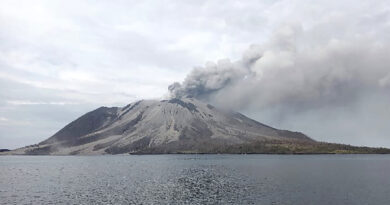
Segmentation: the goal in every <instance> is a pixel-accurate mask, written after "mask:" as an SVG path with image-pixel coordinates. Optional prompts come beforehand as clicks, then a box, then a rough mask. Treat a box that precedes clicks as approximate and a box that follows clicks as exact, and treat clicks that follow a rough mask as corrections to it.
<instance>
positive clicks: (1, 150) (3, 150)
mask: <svg viewBox="0 0 390 205" xmlns="http://www.w3.org/2000/svg"><path fill="white" fill-rule="evenodd" d="M8 151H11V150H9V149H0V152H8Z"/></svg>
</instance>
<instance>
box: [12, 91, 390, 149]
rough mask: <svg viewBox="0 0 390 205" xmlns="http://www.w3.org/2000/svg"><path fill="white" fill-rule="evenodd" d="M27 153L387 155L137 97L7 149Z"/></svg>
mask: <svg viewBox="0 0 390 205" xmlns="http://www.w3.org/2000/svg"><path fill="white" fill-rule="evenodd" d="M9 153H10V154H31V155H96V154H124V153H129V154H165V153H269V154H325V153H390V150H389V149H385V148H368V147H354V146H349V145H342V144H331V143H323V142H317V141H315V140H313V139H311V138H309V137H308V136H306V135H304V134H302V133H300V132H292V131H288V130H279V129H275V128H272V127H270V126H267V125H264V124H262V123H260V122H257V121H255V120H252V119H250V118H248V117H246V116H244V115H242V114H240V113H237V112H233V111H226V110H222V109H218V108H216V107H214V106H212V105H209V104H205V103H203V102H200V101H198V100H196V99H192V98H183V99H170V100H163V101H156V100H142V101H138V102H134V103H131V104H129V105H127V106H125V107H122V108H118V107H112V108H107V107H100V108H98V109H96V110H94V111H91V112H89V113H87V114H85V115H83V116H81V117H80V118H78V119H76V120H75V121H73V122H71V123H70V124H68V125H66V126H65V127H64V128H62V129H61V130H59V131H58V132H57V133H55V134H54V135H53V136H52V137H50V138H48V139H47V140H45V141H43V142H41V143H39V144H37V145H31V146H27V147H24V148H20V149H17V150H13V151H11V152H9Z"/></svg>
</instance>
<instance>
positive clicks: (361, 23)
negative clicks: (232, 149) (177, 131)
mask: <svg viewBox="0 0 390 205" xmlns="http://www.w3.org/2000/svg"><path fill="white" fill-rule="evenodd" d="M1 4H2V6H1V7H0V19H1V20H0V84H1V87H0V97H1V98H0V114H1V115H2V116H6V117H8V118H9V116H8V115H12V113H13V112H15V111H16V110H17V109H26V110H23V111H24V113H26V114H28V113H30V114H31V113H34V115H36V117H40V118H42V119H41V122H42V123H44V124H45V123H46V124H45V125H49V124H50V123H51V121H52V119H50V120H48V118H49V117H47V113H45V112H42V113H40V112H39V113H36V112H35V111H36V109H49V108H48V107H51V106H62V107H67V106H70V107H69V110H67V112H71V108H72V109H76V110H78V111H80V112H78V113H77V114H81V113H83V112H87V111H89V109H91V108H92V107H94V106H99V105H105V106H114V105H124V104H127V103H129V102H131V101H134V100H136V99H140V98H159V97H161V96H162V95H163V94H164V93H165V92H166V87H167V86H168V85H169V84H171V83H172V82H174V81H182V80H183V79H184V77H185V76H186V74H187V73H188V72H189V71H190V70H191V69H192V68H193V67H194V66H199V65H203V64H204V63H205V62H207V61H216V60H217V59H220V58H230V59H232V61H235V60H236V59H239V58H240V57H241V55H242V53H243V52H244V51H245V50H246V49H247V47H248V46H249V45H251V44H260V45H264V44H267V41H268V39H269V38H270V37H271V36H273V32H274V30H275V29H276V28H279V27H280V26H281V25H284V24H288V25H291V24H295V25H300V27H301V28H299V29H301V30H302V31H304V32H302V33H301V34H299V35H296V37H297V38H296V39H294V41H295V42H294V43H295V44H294V45H299V46H300V47H312V48H313V52H308V53H307V54H308V55H311V54H313V56H311V58H312V59H314V58H318V59H321V58H326V56H327V53H326V52H325V51H322V50H321V48H316V46H313V45H328V44H329V46H330V43H329V42H333V44H332V46H333V47H334V49H336V50H337V49H339V48H340V47H343V46H345V44H344V43H345V40H346V39H352V40H353V41H352V40H351V41H347V43H348V42H354V43H357V44H359V43H360V42H359V39H364V38H366V39H369V41H368V42H369V43H370V45H371V46H372V47H370V48H374V46H377V47H378V48H379V47H381V46H382V47H385V48H387V46H388V45H387V44H386V42H389V41H390V37H389V35H388V33H390V28H389V26H390V23H389V20H388V19H389V11H390V8H389V7H390V6H389V4H388V2H387V1H375V2H372V1H359V2H356V1H352V0H347V1H317V2H316V3H313V2H312V1H299V2H297V1H287V0H281V1H257V0H248V1H235V0H217V1H205V0H190V1H178V0H169V1H157V0H145V1H114V2H112V1H89V0H84V1H79V0H77V1H76V0H74V1H72V0H71V1H66V2H65V1H51V0H37V1H34V2H31V1H27V0H26V1H23V0H21V1H14V0H4V1H2V3H1ZM288 29H289V27H285V28H284V29H282V30H281V31H280V35H290V34H291V31H289V30H288ZM299 29H298V30H299ZM332 39H333V40H332ZM285 44H286V42H284V43H282V44H281V45H279V46H284V45H285ZM362 44H364V45H366V44H365V43H362ZM257 49H259V48H256V49H255V50H257ZM382 49H383V48H382ZM254 53H255V54H256V52H254ZM248 55H250V54H248ZM265 55H266V58H264V59H263V61H262V62H259V65H258V67H256V72H257V73H258V74H259V75H260V73H261V75H266V72H267V73H268V74H269V73H270V72H273V71H272V70H270V68H271V67H273V66H274V65H275V64H277V65H280V66H282V67H289V66H290V65H291V63H293V62H294V56H291V55H290V53H283V52H280V51H271V52H268V53H266V54H265ZM280 58H283V60H279V59H280ZM281 63H283V64H281ZM343 72H349V70H345V71H343ZM268 74H267V75H268ZM371 74H372V75H376V74H375V73H370V75H371ZM332 75H334V76H339V77H342V76H345V75H344V73H342V72H339V71H337V72H336V71H335V73H332ZM368 77H369V76H368ZM383 77H384V78H383V79H381V80H379V81H377V84H380V85H383V86H384V87H386V86H385V85H387V84H388V83H387V82H388V80H386V79H387V78H385V76H383ZM246 78H248V76H246ZM210 83H211V82H210ZM213 86H217V84H213ZM7 101H11V102H12V101H13V102H14V103H13V104H12V103H11V104H9V103H7ZM15 102H16V103H15ZM18 103H19V104H18ZM21 103H38V104H39V105H38V104H37V105H35V106H28V105H27V104H24V105H25V106H21V105H20V104H21ZM45 103H46V104H45ZM50 103H51V104H50ZM61 103H75V104H74V105H73V104H72V105H70V104H65V105H61ZM50 109H51V108H50ZM61 115H64V112H62V113H61ZM45 116H46V117H45ZM67 116H69V118H66V119H61V120H59V121H56V123H57V124H55V125H53V124H50V125H53V126H52V127H51V128H50V130H54V128H55V129H59V128H61V126H63V125H64V123H66V122H69V121H70V120H72V119H71V118H74V117H76V115H67ZM18 117H19V118H20V119H22V118H23V116H22V114H21V115H20V116H18ZM10 119H11V118H10ZM12 119H14V118H12ZM45 119H46V120H45ZM258 119H260V118H258ZM15 120H17V119H15ZM60 122H61V123H60ZM42 126H43V125H39V126H38V125H37V126H35V129H31V130H30V132H29V134H30V136H36V135H40V136H41V135H42V132H41V131H39V130H42ZM56 126H57V127H56ZM33 127H34V124H33ZM298 128H299V127H298ZM7 132H8V130H7V129H6V128H1V129H0V145H4V146H7V144H6V143H5V142H2V139H4V138H2V137H3V136H5V134H4V133H7ZM8 133H9V132H8ZM14 133H17V132H14ZM15 135H16V134H15ZM23 136H25V137H26V138H27V137H28V135H27V134H26V133H25V134H23ZM31 139H33V137H31ZM36 139H37V141H36V142H38V141H39V140H41V139H42V138H36ZM12 146H16V145H15V144H13V145H12Z"/></svg>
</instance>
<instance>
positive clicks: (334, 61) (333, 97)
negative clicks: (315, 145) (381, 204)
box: [169, 24, 390, 146]
mask: <svg viewBox="0 0 390 205" xmlns="http://www.w3.org/2000/svg"><path fill="white" fill-rule="evenodd" d="M357 27H358V26H357ZM316 29H317V30H321V28H312V29H307V30H306V29H303V28H302V26H301V25H300V24H286V25H283V26H281V27H280V28H278V29H276V31H275V32H274V34H273V35H272V36H271V38H270V39H269V40H268V41H266V42H265V43H264V44H260V45H253V46H251V47H250V48H249V49H248V50H247V51H246V52H244V54H243V57H242V58H241V59H240V60H237V61H233V62H231V61H230V60H228V59H225V60H222V61H219V62H218V63H216V64H214V63H208V64H207V65H206V66H204V67H199V68H194V69H193V70H192V71H191V72H190V73H189V74H188V75H187V76H186V78H185V79H184V81H183V82H182V83H174V84H172V85H171V86H169V91H170V95H171V96H173V97H182V96H192V97H195V98H198V99H202V100H206V101H208V102H210V103H212V104H215V105H218V106H223V107H226V108H230V109H234V110H241V111H244V112H246V113H247V114H248V115H250V116H253V117H255V118H257V119H262V120H261V121H262V122H268V123H270V124H272V125H274V126H276V127H283V128H288V129H298V130H306V131H307V132H308V134H309V135H312V136H316V137H317V139H319V140H321V139H322V140H329V139H330V140H331V141H332V140H333V141H338V142H343V143H355V144H365V143H366V144H367V143H368V144H373V145H375V146H390V139H389V138H388V133H389V132H390V128H387V127H385V126H383V124H384V122H388V121H389V120H390V117H389V115H388V114H389V108H390V101H389V100H390V98H389V93H390V86H389V83H388V82H389V79H390V77H389V76H390V58H389V57H388V54H389V53H390V41H389V39H388V38H387V37H384V32H386V31H388V27H385V28H378V29H377V30H376V33H375V34H372V33H364V32H361V33H359V35H356V33H355V34H353V35H352V34H351V35H344V36H338V37H333V38H328V39H316V38H318V37H317V36H316V35H317V34H318V33H317V31H315V30H316ZM354 29H358V28H354ZM313 39H314V40H313ZM372 139H375V140H378V139H379V140H378V141H376V142H374V141H375V140H372ZM373 142H374V143H373Z"/></svg>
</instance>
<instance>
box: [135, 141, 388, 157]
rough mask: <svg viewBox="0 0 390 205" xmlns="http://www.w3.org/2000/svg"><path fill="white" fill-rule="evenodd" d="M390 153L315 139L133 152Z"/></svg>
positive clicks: (208, 144) (152, 149)
mask: <svg viewBox="0 0 390 205" xmlns="http://www.w3.org/2000/svg"><path fill="white" fill-rule="evenodd" d="M195 153H198V154H208V153H210V154H216V153H221V154H222V153H224V154H390V149H387V148H371V147H358V146H351V145H345V144H336V143H325V142H315V141H302V140H291V141H281V140H275V141H257V142H251V143H245V144H239V145H229V144H217V143H212V142H208V143H202V145H201V146H195V147H188V146H183V145H181V146H178V145H172V144H171V145H170V146H169V145H168V146H165V147H155V148H149V149H145V150H139V151H136V152H133V153H132V154H195Z"/></svg>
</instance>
